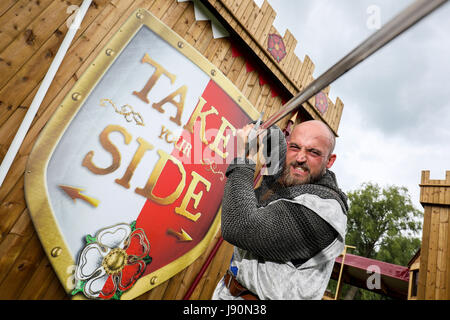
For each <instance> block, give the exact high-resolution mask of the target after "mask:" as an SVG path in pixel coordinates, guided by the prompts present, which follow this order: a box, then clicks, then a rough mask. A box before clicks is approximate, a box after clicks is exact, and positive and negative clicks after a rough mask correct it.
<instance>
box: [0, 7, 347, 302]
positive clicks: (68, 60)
mask: <svg viewBox="0 0 450 320" xmlns="http://www.w3.org/2000/svg"><path fill="white" fill-rule="evenodd" d="M81 2H82V1H81V0H68V1H66V0H64V1H62V0H58V1H51V0H39V1H29V0H5V1H2V2H1V3H0V161H1V160H2V159H3V157H4V156H5V153H6V152H7V150H8V148H9V146H10V144H11V141H12V139H13V137H14V135H15V133H16V131H17V129H18V127H19V125H20V123H21V121H22V119H23V117H24V115H25V113H26V111H27V109H28V107H29V106H30V104H31V101H32V99H33V97H34V96H35V94H36V92H37V90H38V88H39V85H40V82H41V81H42V79H43V78H44V76H45V74H46V72H47V70H48V68H49V66H50V64H51V61H52V58H53V57H54V55H55V53H56V52H57V50H58V48H59V46H60V44H61V42H62V40H63V39H64V36H65V34H66V32H67V30H68V26H67V25H68V24H67V22H68V20H69V19H70V18H71V14H72V12H70V10H69V11H68V8H69V7H70V6H71V5H77V6H79V5H80V4H81ZM218 2H219V1H218ZM240 2H242V3H245V4H247V5H251V3H253V1H236V2H234V1H227V3H228V4H229V5H234V7H236V9H237V12H236V14H239V15H240V14H242V15H244V14H245V15H246V16H248V18H249V19H247V20H245V19H244V18H242V21H244V20H245V21H248V22H247V23H246V24H245V25H246V28H249V30H251V32H252V34H253V35H255V36H258V37H260V38H261V39H263V38H264V37H267V35H268V33H269V32H275V31H274V30H273V29H271V28H273V27H272V22H273V19H274V16H275V13H274V12H273V10H271V8H270V6H269V5H268V4H267V3H266V2H264V5H263V7H262V8H261V10H262V11H263V15H262V16H260V15H257V16H254V15H253V12H254V11H253V10H254V9H255V6H254V5H252V6H251V9H248V10H243V9H242V8H241V6H237V4H238V3H240ZM224 3H225V1H224ZM242 6H243V5H242ZM137 8H145V9H147V10H149V11H150V12H152V13H153V14H154V15H155V16H157V17H158V18H159V19H161V20H162V21H163V22H164V23H165V24H167V25H168V26H170V27H171V28H172V29H173V30H174V31H175V32H177V33H178V34H180V35H181V36H182V37H183V38H184V39H186V41H188V42H189V43H190V44H191V45H193V46H194V47H195V48H196V49H197V50H198V51H200V52H201V53H202V54H203V55H204V56H205V57H206V58H208V59H209V60H210V61H211V62H212V63H213V64H215V65H216V66H218V67H219V68H220V70H221V71H222V72H223V73H224V74H225V75H227V77H228V78H229V79H230V80H231V81H232V82H233V83H234V84H235V85H236V86H237V87H238V88H239V89H240V90H241V91H242V92H243V93H244V94H245V96H246V97H247V98H248V99H249V100H250V101H251V103H252V104H254V106H255V107H256V108H257V109H258V110H259V111H265V117H266V118H267V117H268V116H270V115H271V114H273V112H275V111H276V110H278V108H279V107H280V106H281V105H282V97H280V95H273V94H271V90H273V87H270V86H269V85H268V84H263V85H261V83H260V82H259V81H258V76H259V75H258V74H257V72H256V71H250V70H249V69H248V65H247V63H246V58H245V56H236V55H235V54H233V50H232V46H233V39H230V38H221V39H214V38H213V36H212V30H211V22H209V21H196V20H195V15H194V5H193V3H192V2H177V1H176V0H129V1H123V0H122V1H120V0H94V1H93V2H92V5H91V7H90V8H89V10H88V12H87V15H86V17H85V19H84V20H83V23H82V25H81V27H80V29H79V30H78V32H77V34H76V36H75V38H74V40H73V42H72V45H71V46H70V49H69V51H68V53H67V56H66V57H65V59H64V61H63V63H62V65H61V67H60V68H59V70H58V72H57V74H56V76H55V79H54V81H53V83H52V85H51V86H50V89H49V91H48V93H47V95H46V97H45V99H44V101H43V102H42V104H41V106H40V108H39V110H38V112H37V115H36V117H35V118H34V121H33V123H32V126H31V128H30V130H29V131H28V133H27V135H26V137H25V140H24V142H23V144H22V146H21V148H20V149H19V152H18V155H17V157H16V158H15V160H14V162H13V165H12V167H11V169H10V171H9V173H8V175H7V177H6V179H5V181H4V182H3V185H2V186H1V187H0V299H68V298H69V297H68V296H67V295H66V293H65V292H64V289H63V287H62V286H61V285H60V283H59V280H58V279H57V277H56V275H55V273H54V272H53V269H52V267H51V264H50V262H49V260H48V257H47V254H48V253H47V254H46V252H44V249H43V248H42V246H41V244H40V242H39V239H38V236H37V234H36V232H35V230H34V228H33V224H32V222H31V220H30V216H29V212H28V209H27V206H26V203H25V199H24V190H23V186H24V170H25V165H26V161H27V159H28V156H29V154H30V152H31V148H32V147H33V145H34V143H35V141H36V139H37V137H38V135H39V133H40V131H41V129H42V128H43V127H44V126H45V124H46V123H47V121H48V120H49V119H50V117H51V116H52V114H53V113H54V111H55V110H56V108H57V107H58V106H59V105H60V103H61V101H62V100H63V98H64V97H65V95H66V94H67V92H68V91H69V90H70V89H71V88H72V86H73V85H74V84H75V82H76V81H77V79H78V78H79V77H80V76H81V74H82V73H83V72H84V70H86V68H87V67H88V66H89V64H90V63H91V62H92V60H93V59H94V58H95V57H96V56H97V55H98V54H99V52H100V50H101V49H102V48H103V46H104V45H105V44H106V43H107V41H108V40H109V39H110V37H111V36H112V35H113V34H114V33H115V32H116V31H117V30H118V29H119V27H120V26H121V25H122V24H123V23H124V21H125V20H126V19H127V18H128V17H129V16H130V15H131V14H132V12H133V11H134V10H136V9H137ZM250 19H251V20H250ZM230 21H231V20H230ZM239 21H241V20H239ZM231 22H233V21H231ZM235 23H236V21H235ZM261 26H264V27H261ZM271 30H272V31H271ZM245 36H246V35H243V37H245ZM285 38H286V43H288V44H289V46H295V44H296V42H297V41H296V40H295V39H293V37H292V35H285ZM251 48H252V49H254V50H257V46H256V45H255V44H252V46H251ZM264 61H265V62H267V63H268V64H269V65H270V61H269V60H267V57H266V58H265V60H264ZM283 66H284V70H291V73H290V77H291V78H290V79H294V82H295V84H296V86H297V87H296V88H294V89H295V90H298V89H299V88H301V87H302V86H304V85H305V84H306V83H307V82H308V81H311V70H313V67H314V65H313V64H312V62H311V61H310V59H309V57H305V60H304V61H303V63H302V62H301V61H300V60H299V59H298V58H297V57H296V56H295V55H294V54H292V51H290V52H289V59H286V60H285V62H284V64H283ZM273 70H274V74H281V71H280V69H279V68H273ZM273 76H274V75H273V74H269V75H265V77H273ZM286 83H287V84H288V82H286ZM279 89H280V91H282V90H281V89H282V88H279ZM284 89H285V88H284ZM289 90H292V89H289ZM337 104H338V103H336V105H337ZM338 122H339V121H338V120H337V123H338ZM336 128H337V127H336ZM219 238H220V234H217V235H216V237H215V238H214V240H213V241H212V243H211V245H210V246H209V248H208V249H207V251H206V253H205V254H204V255H202V256H201V257H200V258H199V259H197V260H196V261H195V262H194V263H193V264H192V265H190V266H189V267H187V268H186V269H185V270H183V271H182V272H180V273H179V274H177V275H176V276H174V277H173V278H172V279H170V280H168V281H166V282H165V283H162V284H161V285H159V286H158V287H156V288H155V289H153V290H151V291H149V292H148V293H146V294H144V295H142V296H140V297H139V298H138V299H182V298H183V297H184V295H185V293H186V292H187V290H188V288H189V287H190V285H191V284H192V282H193V281H194V278H195V276H196V275H197V274H198V272H199V270H200V268H201V267H202V266H203V263H204V261H205V260H206V259H207V256H208V254H209V252H211V251H212V250H213V247H214V245H215V243H216V241H217V240H218V239H219ZM231 253H232V246H231V245H230V244H228V243H226V242H223V243H222V245H221V246H220V248H219V250H218V252H217V254H216V256H215V258H214V260H213V261H212V263H211V264H210V266H209V267H208V269H207V270H206V272H205V274H204V276H203V277H202V278H201V280H200V282H199V284H198V286H197V287H196V289H195V291H194V292H193V294H192V296H191V299H209V298H210V296H211V294H212V291H213V290H214V287H215V285H216V283H217V282H218V280H219V279H220V278H221V276H222V275H223V273H224V272H225V270H226V268H227V267H228V264H229V261H230V257H231Z"/></svg>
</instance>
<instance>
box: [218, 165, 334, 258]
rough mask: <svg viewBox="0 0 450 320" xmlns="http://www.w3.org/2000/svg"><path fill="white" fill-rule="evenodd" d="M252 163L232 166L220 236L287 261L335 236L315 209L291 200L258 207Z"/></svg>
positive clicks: (311, 251)
mask: <svg viewBox="0 0 450 320" xmlns="http://www.w3.org/2000/svg"><path fill="white" fill-rule="evenodd" d="M254 172H255V171H254V165H252V164H244V165H240V166H238V165H234V166H233V165H232V166H230V167H229V169H228V170H227V177H228V180H227V183H226V186H225V190H224V197H223V201H222V236H223V238H224V240H226V241H228V242H229V243H231V244H233V245H235V246H237V247H239V248H242V249H244V250H247V251H250V252H253V253H254V254H256V255H258V256H259V257H261V258H263V259H266V260H271V261H279V262H286V261H291V260H300V261H301V260H307V259H309V258H311V257H312V256H314V255H315V254H316V253H318V252H319V251H321V250H322V249H324V248H325V247H327V246H328V245H329V244H330V243H331V242H332V241H333V240H334V239H335V238H336V236H337V232H336V230H335V229H334V228H333V227H331V226H330V225H329V224H328V223H327V222H326V221H325V220H323V219H322V218H321V217H319V215H317V214H316V213H315V212H314V211H312V210H310V209H308V208H306V207H304V206H303V205H300V204H298V203H294V202H290V201H289V200H288V199H279V200H276V201H272V202H271V203H270V204H268V205H267V206H265V207H259V206H258V200H257V197H256V195H255V191H254V189H253V176H254Z"/></svg>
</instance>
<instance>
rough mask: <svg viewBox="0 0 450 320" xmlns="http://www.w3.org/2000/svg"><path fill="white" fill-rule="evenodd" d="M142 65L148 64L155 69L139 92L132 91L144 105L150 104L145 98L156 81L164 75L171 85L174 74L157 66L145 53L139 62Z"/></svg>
mask: <svg viewBox="0 0 450 320" xmlns="http://www.w3.org/2000/svg"><path fill="white" fill-rule="evenodd" d="M141 62H142V63H144V62H145V63H149V64H151V65H152V66H154V67H155V68H156V70H155V72H154V73H153V74H152V76H151V78H150V80H148V82H147V84H146V85H145V86H144V88H142V90H141V91H140V92H137V91H133V94H134V95H136V96H138V98H139V99H141V100H142V101H144V102H146V103H150V101H149V100H148V98H147V95H148V93H149V92H150V90H151V89H152V88H153V86H154V85H155V83H156V81H158V79H159V77H161V75H162V74H165V75H166V76H167V77H168V78H169V79H170V83H171V84H173V83H174V81H175V79H176V76H175V75H174V74H171V73H169V72H168V71H167V70H166V69H164V68H163V67H162V66H161V65H159V64H158V63H157V62H155V61H154V60H153V59H152V58H150V56H149V55H148V54H147V53H146V54H145V55H144V57H143V58H142V60H141Z"/></svg>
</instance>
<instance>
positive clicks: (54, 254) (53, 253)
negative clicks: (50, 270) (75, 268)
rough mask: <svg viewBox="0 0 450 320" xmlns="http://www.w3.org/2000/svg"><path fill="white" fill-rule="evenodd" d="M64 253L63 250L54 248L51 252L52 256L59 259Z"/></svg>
mask: <svg viewBox="0 0 450 320" xmlns="http://www.w3.org/2000/svg"><path fill="white" fill-rule="evenodd" d="M61 252H62V249H61V248H60V247H54V248H53V249H52V251H51V252H50V254H51V255H52V257H53V258H56V257H58V256H59V255H60V254H61Z"/></svg>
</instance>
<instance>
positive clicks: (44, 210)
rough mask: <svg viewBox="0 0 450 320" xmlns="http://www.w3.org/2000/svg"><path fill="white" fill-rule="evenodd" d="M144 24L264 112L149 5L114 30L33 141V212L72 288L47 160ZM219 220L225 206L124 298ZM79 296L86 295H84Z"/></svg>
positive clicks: (166, 275)
mask: <svg viewBox="0 0 450 320" xmlns="http://www.w3.org/2000/svg"><path fill="white" fill-rule="evenodd" d="M143 26H147V27H148V28H149V29H150V30H152V31H153V32H154V33H156V34H158V35H159V36H160V37H161V38H162V39H163V40H165V41H166V42H168V43H169V44H170V45H171V46H172V47H174V48H175V49H177V50H178V52H180V53H182V54H183V55H185V56H186V57H187V58H189V60H191V61H192V62H193V63H194V64H196V65H197V66H198V67H199V68H200V69H201V70H203V71H204V72H205V73H206V74H208V75H209V76H210V78H211V79H213V80H214V81H215V82H216V83H217V84H218V85H219V86H220V87H221V88H222V89H223V90H224V91H225V92H226V93H227V94H228V95H229V96H230V97H231V98H232V99H233V100H234V102H235V103H236V104H237V105H239V106H240V107H241V108H242V109H243V110H244V111H245V112H246V113H247V114H248V115H249V116H250V118H252V119H256V118H257V117H258V116H259V112H258V111H257V110H256V109H255V108H254V107H253V106H252V105H251V103H250V102H249V101H248V100H247V99H246V98H245V97H244V96H243V95H242V93H241V92H240V91H239V90H238V89H237V88H236V87H235V85H234V84H233V83H232V82H231V81H230V80H229V79H228V78H227V77H226V76H225V75H224V74H223V73H222V72H221V71H220V70H219V69H218V68H217V66H215V65H213V64H212V63H211V62H210V61H209V60H207V59H206V58H205V57H204V56H203V55H202V54H201V53H200V52H198V51H197V50H196V49H195V48H194V47H192V46H191V45H190V44H189V43H188V42H187V41H185V40H184V39H183V38H182V37H181V36H179V35H178V34H177V33H175V32H174V31H173V30H171V29H170V28H169V27H168V26H166V25H165V24H164V23H163V22H161V21H160V20H159V19H158V18H156V17H155V16H153V15H152V14H151V13H150V12H148V11H147V10H145V9H137V10H136V11H135V12H134V13H133V14H132V15H131V16H130V17H129V18H128V19H127V21H126V22H125V23H124V24H123V25H122V27H121V28H120V29H119V30H118V31H117V32H116V33H115V34H114V35H113V36H112V38H111V39H110V41H109V42H108V43H107V44H106V46H105V47H104V48H103V49H102V51H101V52H100V54H99V55H98V56H97V57H96V58H95V60H94V61H93V63H92V64H91V65H90V66H89V67H88V68H87V69H86V71H85V72H84V73H83V75H82V77H81V78H80V79H79V80H78V81H77V82H76V83H75V85H74V86H73V88H72V89H71V90H70V91H69V93H68V94H67V95H66V97H65V98H64V100H63V101H62V103H61V105H60V106H59V107H58V109H57V110H56V111H55V114H54V115H53V117H52V118H51V119H50V121H49V122H48V123H47V125H46V126H45V128H44V129H43V131H42V133H41V135H40V136H39V138H38V140H37V141H36V143H35V145H34V146H33V150H32V152H31V154H30V157H29V160H28V163H27V167H26V174H25V199H26V201H27V205H28V208H29V211H30V215H31V218H32V221H33V224H34V227H35V229H36V231H37V233H38V236H39V238H40V241H41V244H42V245H43V247H44V250H45V252H46V254H47V256H48V257H49V260H50V262H51V264H52V266H53V269H54V270H55V272H56V274H57V276H58V278H59V280H60V282H61V284H62V285H63V287H64V289H65V291H66V292H67V293H69V292H70V291H71V289H72V288H71V282H70V281H69V280H70V279H71V277H72V276H73V275H72V272H73V269H72V266H74V265H75V264H76V262H75V261H74V260H73V259H72V257H71V255H70V252H69V249H68V246H67V244H66V242H65V240H64V237H63V235H62V233H61V231H60V229H59V227H58V224H57V222H56V218H55V216H54V214H53V212H52V209H51V205H50V203H49V200H48V199H49V198H48V190H47V184H46V170H47V166H48V163H49V161H50V158H51V156H52V154H53V151H54V150H55V148H56V146H57V144H58V142H59V140H60V139H61V137H62V136H63V134H64V132H65V130H66V129H67V127H68V126H69V124H70V122H71V121H72V119H73V118H74V117H75V115H76V114H77V112H78V111H79V110H80V108H81V107H82V106H83V104H84V102H85V100H86V99H87V97H88V96H89V94H90V93H91V91H92V90H93V89H94V88H95V86H96V85H97V83H98V82H99V81H100V79H101V78H102V77H103V76H104V75H105V73H106V72H107V71H108V69H109V67H110V66H111V65H112V63H113V62H114V60H115V59H116V58H117V57H118V56H119V54H120V53H121V52H122V50H123V49H124V48H125V47H126V45H127V44H128V43H129V42H130V41H131V39H132V38H133V36H134V35H135V34H136V33H137V32H138V31H139V30H140V29H141V28H142V27H143ZM219 225H220V209H219V211H218V213H217V215H216V218H215V219H214V221H213V223H212V225H211V227H210V228H209V230H208V232H207V234H206V236H205V237H204V238H203V239H202V240H201V241H200V243H199V244H198V245H197V246H196V247H195V248H193V249H191V250H190V251H188V252H187V253H185V254H184V255H183V256H181V257H180V258H178V259H176V260H175V261H173V262H171V263H169V264H168V265H166V266H164V267H162V268H160V269H159V270H156V271H155V272H153V273H151V274H148V275H146V276H145V277H142V278H140V279H139V280H138V281H137V282H136V284H135V285H134V286H133V287H132V288H131V289H130V290H129V291H127V292H125V293H124V294H123V295H122V299H133V298H135V297H137V296H139V295H141V294H143V293H145V292H147V291H149V290H151V289H152V288H154V287H156V286H157V285H159V284H161V283H162V282H164V281H166V280H168V279H170V278H171V277H172V276H174V275H175V274H177V273H178V272H180V271H181V270H183V269H184V268H186V267H187V266H188V265H190V264H191V263H192V262H194V261H195V260H196V259H197V258H198V257H199V256H200V255H201V254H202V253H203V252H204V251H205V250H206V248H207V247H208V245H209V244H210V242H211V240H212V239H213V237H214V236H215V234H216V233H217V231H218V230H219ZM76 298H81V297H79V295H78V296H76Z"/></svg>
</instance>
